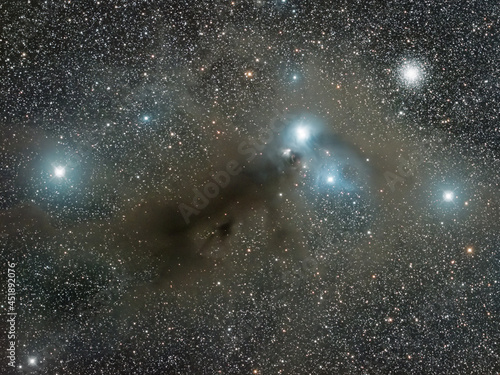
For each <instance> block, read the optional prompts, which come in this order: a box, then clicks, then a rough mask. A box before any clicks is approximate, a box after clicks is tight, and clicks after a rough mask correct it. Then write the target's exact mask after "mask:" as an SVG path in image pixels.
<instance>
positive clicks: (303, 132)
mask: <svg viewBox="0 0 500 375" xmlns="http://www.w3.org/2000/svg"><path fill="white" fill-rule="evenodd" d="M295 133H296V134H297V138H298V139H299V141H305V140H306V139H308V138H309V130H308V129H307V128H305V127H304V126H301V127H298V128H297V130H296V131H295Z"/></svg>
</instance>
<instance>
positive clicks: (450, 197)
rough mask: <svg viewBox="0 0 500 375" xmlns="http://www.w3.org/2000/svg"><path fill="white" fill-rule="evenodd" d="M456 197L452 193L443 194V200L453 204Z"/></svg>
mask: <svg viewBox="0 0 500 375" xmlns="http://www.w3.org/2000/svg"><path fill="white" fill-rule="evenodd" d="M454 195H455V194H454V193H453V192H452V191H445V192H444V194H443V199H444V200H445V201H446V202H451V201H453V198H455V196H454Z"/></svg>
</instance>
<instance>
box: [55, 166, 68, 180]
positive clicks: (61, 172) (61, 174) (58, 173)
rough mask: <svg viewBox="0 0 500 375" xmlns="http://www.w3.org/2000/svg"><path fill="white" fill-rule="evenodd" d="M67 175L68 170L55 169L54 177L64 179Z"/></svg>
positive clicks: (62, 168)
mask: <svg viewBox="0 0 500 375" xmlns="http://www.w3.org/2000/svg"><path fill="white" fill-rule="evenodd" d="M65 173H66V169H65V168H64V167H55V168H54V176H56V177H59V178H61V177H64V174H65Z"/></svg>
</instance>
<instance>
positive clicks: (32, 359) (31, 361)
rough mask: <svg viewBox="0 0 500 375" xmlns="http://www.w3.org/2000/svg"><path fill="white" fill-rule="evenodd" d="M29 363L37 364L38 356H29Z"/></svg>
mask: <svg viewBox="0 0 500 375" xmlns="http://www.w3.org/2000/svg"><path fill="white" fill-rule="evenodd" d="M28 363H29V364H30V365H31V366H33V365H35V364H36V358H35V357H31V358H29V359H28Z"/></svg>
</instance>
